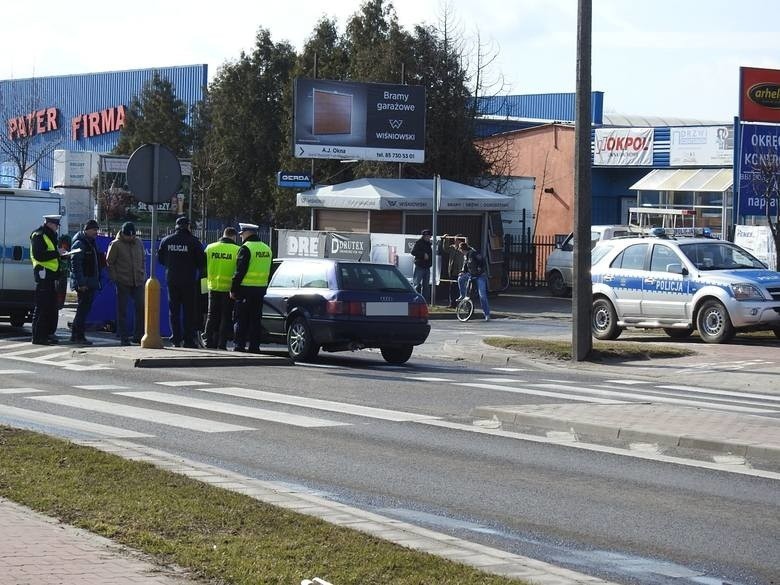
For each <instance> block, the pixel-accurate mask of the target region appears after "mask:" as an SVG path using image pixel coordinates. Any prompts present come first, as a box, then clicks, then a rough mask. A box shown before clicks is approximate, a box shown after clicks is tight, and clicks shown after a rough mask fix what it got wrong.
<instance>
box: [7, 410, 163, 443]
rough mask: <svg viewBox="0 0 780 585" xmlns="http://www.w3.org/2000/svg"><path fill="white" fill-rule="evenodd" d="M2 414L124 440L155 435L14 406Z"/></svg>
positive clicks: (20, 420)
mask: <svg viewBox="0 0 780 585" xmlns="http://www.w3.org/2000/svg"><path fill="white" fill-rule="evenodd" d="M0 414H2V415H3V416H4V417H7V418H10V419H11V420H13V421H15V422H17V423H27V425H26V426H29V424H30V423H33V424H37V425H45V426H47V427H57V428H60V429H67V430H70V431H80V432H87V433H91V434H95V435H100V436H102V437H113V438H117V439H119V438H124V439H137V438H140V437H151V436H153V435H147V434H145V433H138V432H136V431H130V430H127V429H121V428H119V427H112V426H108V425H101V424H97V423H91V422H87V421H83V420H78V419H75V418H67V417H64V416H59V415H56V414H47V413H45V412H38V411H35V410H27V409H24V408H16V407H14V406H2V407H0Z"/></svg>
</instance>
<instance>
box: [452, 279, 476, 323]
mask: <svg viewBox="0 0 780 585" xmlns="http://www.w3.org/2000/svg"><path fill="white" fill-rule="evenodd" d="M477 278H478V277H476V276H471V277H469V283H468V285H466V296H464V297H463V298H462V299H461V300H459V301H458V304H457V305H455V316H456V317H457V318H458V321H460V322H462V323H465V322H466V321H468V320H469V319H471V317H473V316H474V300H473V299H474V298H475V297H476V296H478V294H479V293H478V292H477Z"/></svg>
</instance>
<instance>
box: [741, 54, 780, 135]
mask: <svg viewBox="0 0 780 585" xmlns="http://www.w3.org/2000/svg"><path fill="white" fill-rule="evenodd" d="M739 119H740V120H742V121H743V122H780V70H778V69H758V68H756V67H740V68H739Z"/></svg>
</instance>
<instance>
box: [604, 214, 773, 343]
mask: <svg viewBox="0 0 780 585" xmlns="http://www.w3.org/2000/svg"><path fill="white" fill-rule="evenodd" d="M653 236H654V237H641V238H626V239H619V240H605V241H604V242H601V243H600V244H599V245H598V246H596V247H595V248H594V250H593V253H592V256H591V266H592V268H591V278H592V283H593V311H592V316H591V329H592V331H593V336H594V337H595V338H596V339H616V338H617V337H618V336H619V335H620V333H621V332H622V331H623V329H625V328H627V327H636V328H645V329H656V328H660V329H663V330H664V331H665V332H666V333H667V335H669V336H670V337H672V338H677V339H682V338H685V337H688V336H689V335H690V334H691V333H692V332H693V330H694V329H697V330H698V332H699V336H700V337H701V338H702V340H703V341H706V342H708V343H724V342H727V341H729V340H730V339H731V338H732V337H733V336H734V334H735V333H736V332H737V331H751V330H772V331H774V333H775V335H777V336H778V337H780V272H774V271H772V270H768V269H767V268H766V266H765V265H764V264H763V263H762V262H761V261H760V260H757V259H756V258H755V257H753V256H752V255H751V254H750V253H748V252H746V251H745V250H743V249H742V248H740V247H739V246H737V245H735V244H732V243H730V242H726V241H722V240H715V239H709V238H681V239H671V238H667V237H666V236H665V234H664V232H663V230H662V229H658V230H654V234H653Z"/></svg>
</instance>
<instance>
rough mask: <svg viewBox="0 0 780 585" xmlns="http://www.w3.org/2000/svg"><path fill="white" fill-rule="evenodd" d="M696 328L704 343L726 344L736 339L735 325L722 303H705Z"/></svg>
mask: <svg viewBox="0 0 780 585" xmlns="http://www.w3.org/2000/svg"><path fill="white" fill-rule="evenodd" d="M696 328H697V329H698V330H699V336H700V337H701V339H702V341H705V342H707V343H726V342H727V341H729V340H730V339H731V338H732V337H734V325H732V323H731V317H729V312H728V311H727V310H726V307H724V306H723V304H722V303H721V302H720V301H716V300H714V299H710V300H708V301H705V302H704V304H703V305H702V306H701V308H700V309H699V313H698V314H697V315H696Z"/></svg>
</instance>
